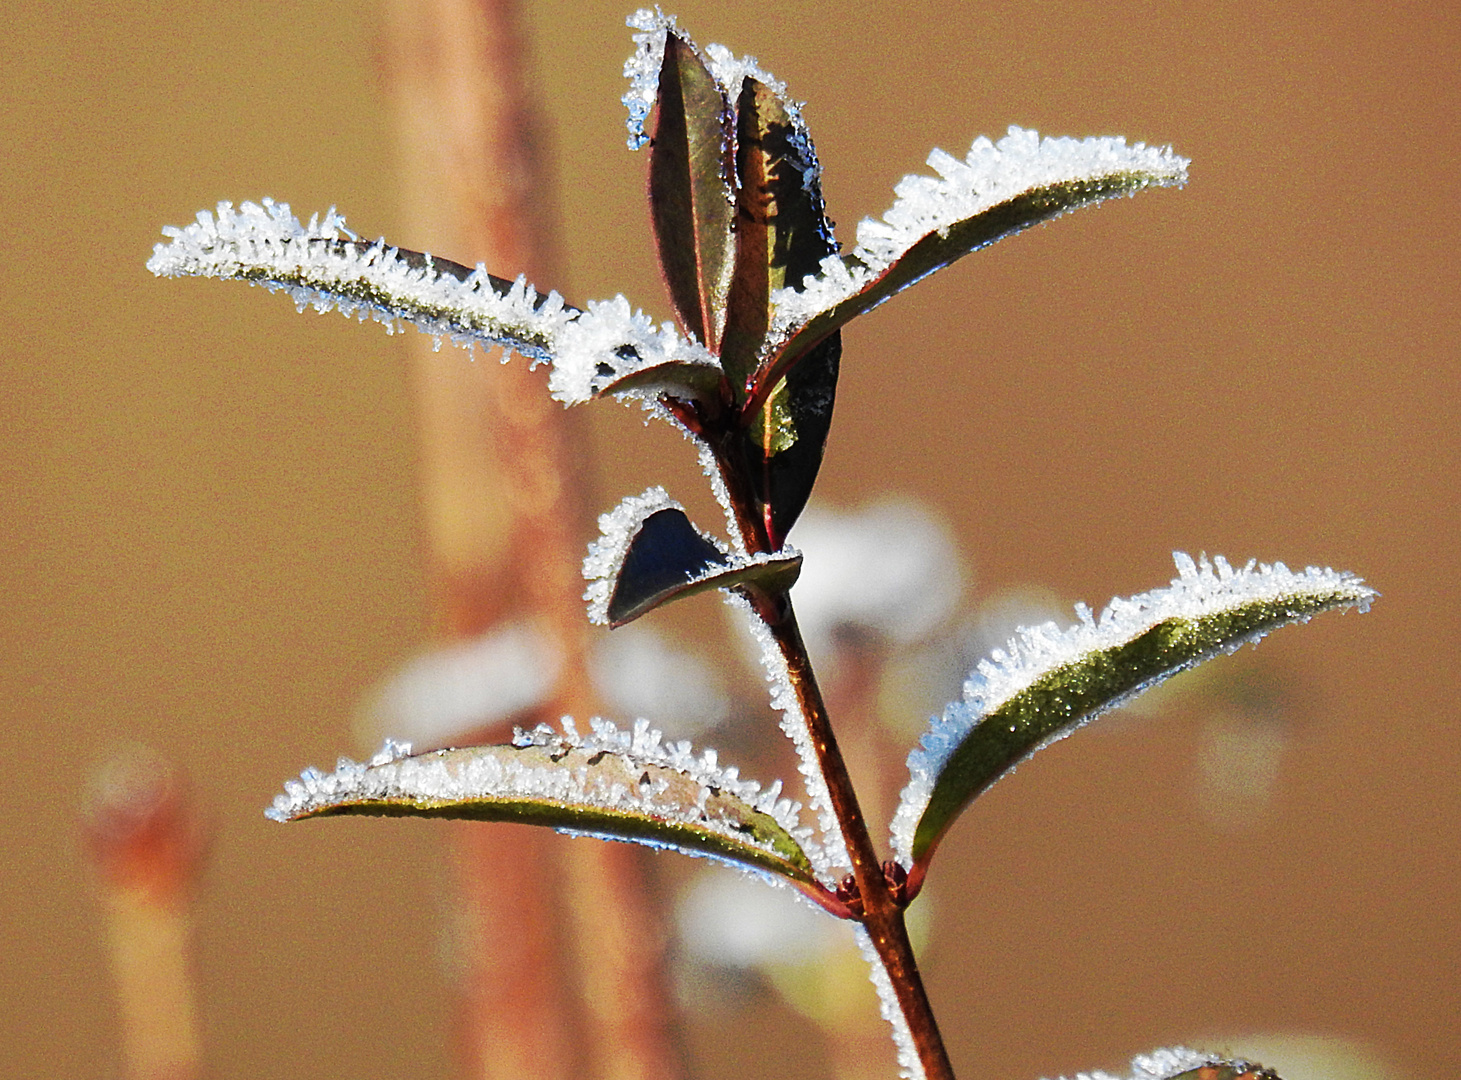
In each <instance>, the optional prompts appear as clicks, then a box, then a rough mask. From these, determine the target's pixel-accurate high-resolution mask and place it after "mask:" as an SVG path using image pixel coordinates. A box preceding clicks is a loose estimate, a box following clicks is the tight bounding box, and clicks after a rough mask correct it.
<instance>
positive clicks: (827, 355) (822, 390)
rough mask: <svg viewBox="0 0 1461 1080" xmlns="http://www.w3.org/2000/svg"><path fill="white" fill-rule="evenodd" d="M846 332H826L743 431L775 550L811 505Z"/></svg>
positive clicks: (753, 481) (743, 447)
mask: <svg viewBox="0 0 1461 1080" xmlns="http://www.w3.org/2000/svg"><path fill="white" fill-rule="evenodd" d="M841 361H842V332H841V331H833V332H832V333H831V334H830V335H828V336H827V337H825V338H823V339H822V340H821V341H820V342H818V343H817V345H816V346H815V347H814V348H813V349H812V350H811V351H810V352H808V353H806V354H804V355H803V356H802V358H801V359H800V361H799V362H798V363H797V365H796V367H794V368H792V369H791V370H790V371H788V372H787V374H786V377H785V378H783V379H782V380H781V382H780V384H778V386H777V387H776V388H775V390H773V391H772V393H771V396H770V397H769V398H767V399H766V400H765V401H764V402H763V403H762V404H761V406H760V408H759V409H758V410H757V411H756V412H755V413H753V414H752V417H751V421H752V422H751V423H750V424H749V425H748V426H747V427H745V428H743V429H742V431H741V433H740V448H741V451H742V453H743V454H744V456H745V473H746V475H747V476H749V477H750V479H751V485H752V491H753V493H754V494H755V496H756V501H757V503H758V506H759V508H760V511H761V518H762V520H763V521H764V523H765V526H766V535H767V537H768V539H769V540H770V543H771V547H772V550H777V549H779V548H780V547H781V545H782V544H783V543H784V542H785V540H786V534H787V532H788V531H789V530H790V529H791V527H792V526H793V525H795V524H796V520H797V518H798V517H800V516H801V512H802V510H804V509H805V508H806V505H807V499H808V498H810V497H811V494H812V487H813V485H814V484H815V483H816V481H817V472H818V470H820V469H821V467H822V452H823V450H824V449H825V448H826V445H827V432H828V430H829V429H830V428H831V425H832V407H833V405H834V404H835V402H836V396H837V372H838V368H839V366H840V364H841Z"/></svg>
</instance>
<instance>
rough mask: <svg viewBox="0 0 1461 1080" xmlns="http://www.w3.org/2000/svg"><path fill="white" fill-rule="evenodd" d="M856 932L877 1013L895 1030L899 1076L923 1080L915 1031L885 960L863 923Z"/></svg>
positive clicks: (894, 1043)
mask: <svg viewBox="0 0 1461 1080" xmlns="http://www.w3.org/2000/svg"><path fill="white" fill-rule="evenodd" d="M853 930H854V931H856V933H857V947H858V949H859V950H860V951H861V952H862V956H863V959H864V960H866V961H867V966H868V977H869V978H871V979H872V981H873V988H874V989H876V990H877V992H878V1010H879V1011H880V1012H881V1013H882V1014H883V1019H884V1020H886V1021H887V1022H888V1024H889V1025H890V1026H891V1027H892V1029H893V1045H894V1046H896V1047H897V1048H898V1075H899V1076H900V1077H901V1078H902V1080H924V1078H925V1076H926V1075H927V1074H926V1073H925V1072H924V1071H923V1062H921V1061H919V1060H918V1051H917V1049H916V1048H915V1047H914V1045H913V1032H912V1031H910V1030H909V1029H908V1018H907V1017H906V1016H904V1015H903V1006H902V1005H900V1004H899V1003H898V995H897V994H896V993H894V991H893V980H892V979H891V978H890V977H889V976H888V969H887V968H885V967H884V966H883V958H882V957H880V956H879V955H878V950H877V948H876V947H875V946H874V945H873V939H872V935H870V934H869V933H868V932H867V927H865V926H863V925H862V924H861V923H857V924H855V925H854V926H853Z"/></svg>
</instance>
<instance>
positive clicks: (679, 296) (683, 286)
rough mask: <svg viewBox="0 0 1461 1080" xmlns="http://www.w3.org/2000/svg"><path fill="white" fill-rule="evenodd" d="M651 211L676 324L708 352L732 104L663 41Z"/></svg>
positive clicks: (690, 57)
mask: <svg viewBox="0 0 1461 1080" xmlns="http://www.w3.org/2000/svg"><path fill="white" fill-rule="evenodd" d="M657 110H658V112H657V117H656V121H655V132H654V142H653V145H652V147H651V149H650V156H649V207H650V216H651V218H652V219H653V222H654V234H655V239H656V240H657V241H658V242H659V259H660V268H661V270H662V271H663V273H664V277H665V284H666V285H667V287H668V288H669V292H670V300H671V301H672V302H673V304H674V306H675V311H676V312H677V313H678V315H679V317H680V323H681V325H682V326H683V327H684V328H685V329H686V330H687V331H689V332H690V333H692V334H694V335H695V336H696V337H697V338H699V339H700V341H701V343H702V344H704V345H705V346H706V347H707V348H710V349H711V350H712V351H713V350H714V349H715V346H716V342H717V341H718V339H719V337H720V328H721V324H722V322H723V321H724V318H725V304H726V288H727V279H728V276H729V273H730V269H731V247H732V239H731V218H732V215H733V212H734V201H735V200H734V194H733V191H732V186H731V180H730V173H731V160H730V155H731V142H732V138H731V135H732V130H733V128H732V122H731V112H730V104H729V102H727V101H726V99H725V95H724V94H723V93H722V92H721V89H720V85H719V84H718V83H717V82H716V81H715V77H714V76H713V75H711V73H710V71H709V69H708V68H706V66H705V63H704V61H702V60H701V59H700V57H699V56H698V55H697V54H696V51H695V46H694V45H692V44H691V43H690V42H689V41H687V40H685V39H684V38H682V37H680V36H679V35H678V34H675V33H667V34H666V35H665V52H664V61H663V63H662V65H661V67H660V76H659V98H658V102H657Z"/></svg>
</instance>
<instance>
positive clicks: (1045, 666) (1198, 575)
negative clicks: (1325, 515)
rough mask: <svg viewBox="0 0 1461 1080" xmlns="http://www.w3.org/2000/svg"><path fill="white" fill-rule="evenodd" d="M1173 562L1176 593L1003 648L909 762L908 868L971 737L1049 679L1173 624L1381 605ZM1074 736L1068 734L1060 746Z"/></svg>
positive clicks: (1285, 572)
mask: <svg viewBox="0 0 1461 1080" xmlns="http://www.w3.org/2000/svg"><path fill="white" fill-rule="evenodd" d="M1172 557H1173V560H1174V561H1175V563H1176V565H1177V572H1178V576H1177V577H1176V578H1174V579H1173V580H1172V583H1171V585H1170V586H1168V587H1167V588H1163V589H1154V590H1152V591H1151V592H1147V593H1142V594H1140V595H1138V596H1134V597H1132V598H1131V599H1129V600H1126V599H1121V598H1117V599H1115V600H1112V601H1111V603H1110V604H1109V605H1108V606H1107V607H1106V609H1105V610H1104V611H1103V612H1102V613H1101V615H1100V617H1099V618H1097V617H1094V616H1093V615H1092V614H1091V610H1090V608H1088V607H1086V606H1085V605H1084V604H1079V605H1077V606H1076V615H1077V617H1078V618H1079V620H1080V621H1079V622H1078V623H1077V624H1076V625H1075V626H1072V627H1070V628H1068V629H1066V630H1061V629H1060V628H1059V627H1058V626H1056V625H1055V624H1054V623H1045V624H1043V625H1040V626H1036V627H1030V628H1026V629H1022V630H1021V631H1020V632H1019V634H1018V635H1017V636H1016V637H1015V638H1014V639H1013V640H1011V641H1010V643H1009V645H1008V646H1007V648H1005V649H996V650H995V651H994V653H993V654H992V656H991V657H990V658H989V659H987V660H982V661H980V663H979V666H978V667H977V668H976V669H975V671H974V672H973V674H971V675H970V677H969V679H968V681H967V682H966V683H965V684H964V694H963V699H962V700H961V701H956V702H954V703H953V704H951V705H950V706H949V707H948V708H947V709H945V710H944V713H943V715H942V716H941V717H937V718H935V719H934V720H933V722H932V724H931V725H930V727H929V730H928V732H927V733H926V734H925V735H924V736H923V739H922V741H921V742H920V744H919V745H918V746H917V747H916V748H915V749H914V750H913V752H912V753H910V754H909V755H908V771H909V775H910V780H909V783H908V786H907V787H906V788H904V789H903V794H902V797H901V799H900V800H899V806H898V811H897V813H896V815H895V816H894V818H893V847H894V850H895V852H896V853H897V855H898V858H899V861H901V862H902V863H903V864H904V865H905V866H912V862H913V857H912V850H913V838H914V831H915V829H916V828H917V826H918V822H919V819H920V817H921V816H922V814H923V811H924V809H925V808H926V807H927V806H928V804H929V799H930V797H931V795H932V793H933V788H934V784H935V782H936V781H937V780H938V777H939V774H940V773H941V772H942V771H943V767H944V765H945V764H946V763H947V762H948V760H949V757H950V756H951V755H952V754H953V752H954V751H955V750H956V749H957V748H958V746H959V745H960V743H961V742H962V741H963V740H964V738H965V736H966V735H967V734H968V733H969V732H970V731H971V730H972V729H973V728H974V727H975V726H976V725H977V724H979V723H980V722H981V721H982V720H983V719H984V718H985V717H986V716H988V715H989V714H990V713H992V712H994V711H996V710H997V709H999V708H1000V707H1001V706H1002V705H1004V704H1005V703H1007V702H1008V701H1010V700H1011V699H1012V698H1014V697H1015V696H1016V695H1018V694H1019V693H1021V692H1022V691H1024V690H1026V689H1028V688H1029V687H1031V686H1032V685H1033V684H1034V683H1035V682H1036V681H1038V680H1039V679H1041V678H1042V677H1044V676H1046V675H1048V674H1050V673H1052V672H1054V671H1056V670H1058V669H1060V668H1062V667H1065V666H1067V665H1070V664H1073V663H1075V662H1077V661H1079V660H1080V659H1082V658H1083V657H1087V656H1090V655H1093V654H1096V653H1100V652H1102V651H1105V650H1110V649H1113V648H1116V647H1118V646H1120V645H1123V644H1126V643H1127V642H1130V641H1132V640H1134V639H1135V638H1137V637H1138V636H1139V635H1141V634H1143V633H1145V632H1146V631H1148V630H1150V629H1151V628H1152V627H1154V626H1156V625H1157V624H1158V623H1160V622H1163V621H1164V620H1167V619H1186V620H1192V621H1201V620H1203V619H1206V618H1211V617H1215V616H1220V615H1222V614H1224V613H1230V612H1236V611H1238V610H1240V609H1242V608H1245V607H1247V606H1250V605H1253V604H1267V605H1273V606H1274V607H1275V608H1278V609H1283V606H1284V605H1285V604H1286V603H1293V604H1303V602H1304V601H1311V602H1313V601H1320V602H1323V603H1324V605H1325V606H1326V607H1333V608H1340V607H1358V608H1359V609H1360V610H1361V611H1365V610H1367V609H1368V608H1369V604H1370V601H1371V599H1373V598H1374V596H1375V593H1374V590H1372V589H1370V588H1368V587H1367V586H1366V585H1365V584H1364V583H1363V582H1362V581H1360V579H1359V578H1357V577H1355V576H1353V575H1352V574H1346V573H1339V572H1336V571H1334V570H1329V569H1319V568H1318V567H1312V566H1311V567H1309V568H1308V569H1306V570H1303V571H1299V572H1297V573H1296V572H1294V571H1292V570H1289V569H1288V567H1286V566H1284V564H1283V563H1274V564H1273V565H1272V566H1269V565H1266V564H1264V565H1260V564H1258V563H1256V562H1249V563H1248V564H1247V566H1245V567H1243V568H1242V569H1241V570H1235V569H1233V567H1232V566H1230V565H1229V564H1228V561H1227V560H1226V559H1224V558H1223V557H1222V556H1220V555H1219V556H1217V557H1215V558H1214V559H1213V560H1212V561H1211V562H1209V561H1208V559H1207V557H1206V556H1203V557H1202V559H1201V561H1200V562H1194V561H1193V559H1192V558H1191V557H1190V556H1188V555H1185V554H1183V553H1182V552H1174V553H1173V556H1172ZM1305 610H1308V611H1310V612H1311V613H1312V610H1313V608H1312V607H1309V608H1307V609H1306V608H1304V607H1299V608H1297V609H1296V612H1295V613H1291V614H1290V615H1289V617H1288V619H1287V620H1286V621H1303V622H1307V621H1308V618H1309V614H1305V613H1304V611H1305ZM1266 632H1267V631H1266V630H1259V631H1253V632H1250V633H1247V634H1244V635H1241V636H1239V637H1237V638H1234V639H1232V640H1230V641H1228V642H1226V643H1225V644H1224V645H1223V646H1222V648H1221V650H1220V651H1225V652H1232V651H1234V650H1236V649H1238V648H1239V647H1240V646H1241V645H1243V644H1245V643H1246V642H1248V641H1253V640H1257V639H1258V638H1260V637H1262V636H1263V635H1264V634H1265V633H1266ZM1207 658H1208V656H1201V657H1198V658H1195V659H1193V660H1191V661H1190V662H1188V663H1186V664H1183V665H1181V666H1179V667H1177V668H1172V669H1166V670H1162V671H1154V672H1153V673H1152V675H1151V677H1150V678H1149V679H1148V680H1147V681H1146V682H1144V683H1142V684H1140V685H1139V686H1137V687H1136V688H1135V689H1133V690H1131V691H1130V692H1129V693H1127V694H1124V695H1122V696H1120V697H1117V698H1114V699H1112V700H1110V701H1108V702H1106V703H1105V704H1104V705H1103V706H1102V707H1101V708H1100V709H1098V710H1096V711H1095V712H1093V713H1091V714H1090V715H1089V716H1086V717H1084V718H1082V719H1081V720H1080V723H1084V722H1086V721H1087V720H1089V719H1091V718H1092V717H1094V716H1095V715H1097V714H1098V713H1099V712H1103V711H1105V710H1107V709H1110V708H1114V707H1116V706H1117V705H1119V704H1121V702H1122V701H1124V700H1125V699H1126V698H1128V697H1131V696H1134V695H1135V694H1136V693H1139V692H1140V691H1141V690H1143V689H1145V688H1146V687H1148V686H1150V685H1152V684H1153V683H1155V682H1159V681H1161V680H1162V679H1164V678H1167V677H1168V676H1170V675H1173V674H1175V673H1176V672H1177V671H1179V670H1182V668H1185V667H1191V666H1192V665H1193V664H1196V663H1199V662H1201V660H1205V659H1207ZM1076 726H1078V725H1076ZM1071 730H1073V728H1071V727H1066V728H1064V729H1062V730H1061V731H1060V733H1059V734H1058V735H1056V736H1055V738H1061V737H1063V736H1064V735H1066V734H1069V733H1070V731H1071Z"/></svg>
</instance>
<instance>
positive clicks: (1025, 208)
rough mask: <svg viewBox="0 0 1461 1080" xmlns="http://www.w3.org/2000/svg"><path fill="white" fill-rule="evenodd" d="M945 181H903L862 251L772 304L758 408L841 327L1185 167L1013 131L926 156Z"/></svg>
mask: <svg viewBox="0 0 1461 1080" xmlns="http://www.w3.org/2000/svg"><path fill="white" fill-rule="evenodd" d="M928 163H929V165H930V166H931V167H932V168H933V169H934V171H935V172H937V173H938V174H939V175H938V177H937V178H934V177H927V176H906V177H904V178H903V180H902V181H901V182H900V183H899V184H898V186H897V188H896V189H895V190H896V192H897V195H898V200H897V202H895V203H894V204H893V206H892V208H891V209H890V210H889V211H888V212H887V213H886V214H884V215H883V219H882V220H881V221H874V220H872V219H865V220H863V221H862V222H861V223H860V224H859V225H858V228H857V247H856V248H855V249H854V250H853V251H852V252H851V253H850V254H848V255H845V256H835V255H832V256H829V257H828V258H826V259H825V260H823V262H822V266H821V269H820V272H819V273H818V274H817V275H816V276H815V277H812V278H809V279H807V280H806V281H804V282H800V283H793V284H795V285H797V286H798V287H797V288H787V289H783V290H781V291H780V292H779V293H777V294H776V296H775V297H774V298H773V302H774V304H775V313H774V317H773V327H772V338H773V341H775V342H777V343H778V344H777V345H776V349H775V351H774V352H768V354H767V356H766V359H765V362H764V363H763V366H762V369H761V370H760V371H759V372H758V373H757V375H756V377H755V389H754V390H753V393H752V395H751V399H752V401H753V402H754V401H756V400H759V399H760V398H761V397H763V396H765V395H766V394H769V393H770V391H771V389H772V388H773V387H774V386H775V384H776V383H777V382H778V381H779V380H780V378H781V376H782V374H783V373H784V372H785V371H786V370H787V369H788V368H789V367H790V366H792V365H794V364H795V363H797V361H798V359H799V358H800V357H801V356H802V354H804V353H805V352H806V351H807V350H808V349H810V348H812V347H813V346H815V345H816V344H817V342H819V341H821V340H822V339H823V338H825V337H826V336H827V335H828V334H829V333H831V332H832V331H833V330H835V329H836V328H837V327H840V326H842V325H843V324H844V323H846V322H847V321H848V320H849V319H851V318H853V317H854V316H856V315H860V314H861V313H863V312H864V311H868V310H870V309H871V308H874V307H876V306H877V305H879V304H881V303H882V302H883V301H884V300H886V299H888V298H889V297H890V296H892V295H893V294H894V293H897V292H899V291H901V290H903V289H906V288H907V287H908V286H909V285H912V284H913V283H914V282H916V281H918V280H919V279H920V278H922V277H924V276H925V275H927V274H930V273H932V272H933V271H935V270H938V269H940V268H941V267H944V266H947V265H948V264H949V263H951V262H953V261H955V260H956V259H959V258H961V257H962V256H964V255H967V254H968V253H969V252H971V251H974V250H976V249H978V248H981V247H983V246H985V245H986V244H989V243H992V242H994V241H995V240H998V239H1000V238H1001V237H1004V236H1008V235H1009V234H1011V233H1014V232H1018V231H1020V230H1021V229H1026V228H1029V227H1030V226H1031V225H1035V224H1038V223H1039V222H1042V221H1048V220H1049V219H1051V218H1053V217H1056V216H1057V215H1059V214H1063V213H1065V212H1067V211H1069V210H1074V209H1077V208H1078V207H1082V206H1088V205H1091V204H1092V203H1096V202H1100V201H1101V200H1103V199H1109V198H1112V197H1113V196H1117V195H1133V194H1135V193H1136V192H1138V191H1142V190H1144V189H1146V188H1149V187H1159V186H1168V185H1174V184H1181V183H1184V182H1185V181H1186V179H1187V161H1186V159H1185V158H1181V157H1178V156H1177V155H1175V154H1173V153H1172V151H1171V150H1170V149H1169V148H1157V147H1149V146H1146V145H1144V144H1141V143H1137V144H1136V145H1134V146H1128V145H1127V144H1126V140H1125V139H1122V138H1089V139H1067V138H1047V139H1041V138H1040V136H1039V135H1038V134H1037V133H1036V132H1033V131H1025V130H1021V129H1020V128H1017V127H1011V128H1010V130H1009V134H1008V135H1007V136H1005V137H1004V138H1003V139H1001V140H999V142H998V143H994V142H991V141H990V140H989V139H987V138H979V139H977V140H975V142H974V145H973V146H972V147H970V149H969V153H968V155H967V156H966V157H965V158H964V160H962V161H960V160H959V159H958V158H955V157H953V156H952V155H950V154H947V153H944V152H943V151H942V150H935V151H934V152H933V153H932V154H930V155H929V158H928Z"/></svg>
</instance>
